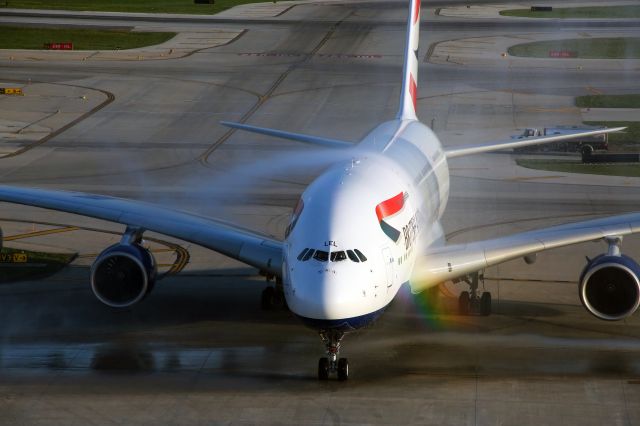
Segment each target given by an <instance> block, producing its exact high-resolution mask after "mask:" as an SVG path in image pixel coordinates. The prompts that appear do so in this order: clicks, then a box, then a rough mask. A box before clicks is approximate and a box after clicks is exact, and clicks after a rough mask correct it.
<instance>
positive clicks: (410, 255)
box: [283, 120, 449, 331]
mask: <svg viewBox="0 0 640 426" xmlns="http://www.w3.org/2000/svg"><path fill="white" fill-rule="evenodd" d="M448 196H449V172H448V166H447V162H446V158H445V155H444V153H443V150H442V147H441V145H440V142H439V140H438V138H437V137H436V136H435V135H434V133H433V132H432V131H431V129H429V128H428V127H426V126H425V125H423V124H422V123H420V122H419V121H414V120H405V121H403V120H394V121H389V122H386V123H383V124H381V125H380V126H378V127H377V128H375V129H374V130H373V131H372V132H371V133H369V135H367V137H365V138H364V140H363V141H362V142H361V143H360V144H358V145H357V147H356V148H355V149H354V150H353V157H352V158H351V159H350V160H348V161H345V162H340V163H339V164H336V165H334V166H332V167H331V168H330V169H328V170H327V171H326V172H324V173H323V174H322V175H321V176H319V177H318V178H317V179H316V180H315V181H314V182H313V183H312V184H311V185H309V187H308V188H307V189H306V190H305V191H304V193H303V194H302V196H301V200H300V202H299V204H298V206H297V207H296V210H295V211H294V214H293V217H292V221H291V225H290V227H289V229H288V230H287V237H286V240H285V250H284V262H283V284H284V292H285V297H286V300H287V303H288V305H289V308H290V309H291V311H292V312H293V313H295V314H296V315H297V316H298V317H300V318H301V319H302V320H303V321H304V322H305V323H306V324H307V325H309V326H311V327H313V328H317V329H319V330H323V329H333V328H337V329H340V330H343V331H349V330H353V329H357V328H360V327H362V326H364V325H367V324H368V323H370V322H371V321H373V320H375V319H376V318H377V316H379V314H380V313H382V311H383V310H384V308H385V307H386V306H387V305H388V304H389V303H390V302H391V300H393V298H394V297H395V295H396V294H397V292H398V290H399V289H400V287H401V286H402V284H404V283H406V282H408V281H409V280H410V278H411V272H412V270H413V266H414V263H415V259H416V255H417V254H418V251H419V250H422V249H424V248H425V247H427V246H429V245H432V244H433V243H435V242H438V241H441V240H442V239H443V235H442V229H441V227H440V223H439V219H440V217H441V216H442V213H443V211H444V209H445V207H446V203H447V199H448ZM365 259H366V260H365Z"/></svg>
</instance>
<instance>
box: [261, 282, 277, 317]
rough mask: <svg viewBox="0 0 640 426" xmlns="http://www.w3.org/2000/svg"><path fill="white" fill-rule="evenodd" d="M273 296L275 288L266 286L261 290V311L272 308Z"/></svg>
mask: <svg viewBox="0 0 640 426" xmlns="http://www.w3.org/2000/svg"><path fill="white" fill-rule="evenodd" d="M275 296H276V290H275V289H274V288H273V287H267V288H265V289H264V290H262V296H261V297H260V307H261V308H262V310H263V311H269V310H271V309H273V305H274V303H273V302H274V299H275Z"/></svg>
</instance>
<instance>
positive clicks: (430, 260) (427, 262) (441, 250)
mask: <svg viewBox="0 0 640 426" xmlns="http://www.w3.org/2000/svg"><path fill="white" fill-rule="evenodd" d="M637 232H640V213H630V214H625V215H620V216H611V217H605V218H601V219H593V220H587V221H582V222H576V223H569V224H565V225H559V226H553V227H550V228H543V229H537V230H533V231H527V232H522V233H518V234H513V235H508V236H506V237H501V238H495V239H491V240H485V241H476V242H472V243H468V244H452V245H445V246H441V247H431V248H429V249H427V251H426V252H425V253H424V254H423V255H421V256H419V257H418V260H417V261H416V266H415V268H414V275H413V278H412V280H411V289H412V291H414V292H416V293H419V292H421V291H423V290H425V289H427V288H429V287H432V286H434V285H437V284H440V283H442V282H444V281H449V280H452V279H456V278H460V277H462V276H465V275H467V274H471V273H474V272H478V271H480V270H482V269H484V268H487V267H489V266H493V265H497V264H500V263H503V262H506V261H508V260H512V259H517V258H519V257H524V256H527V255H531V254H535V253H538V252H541V251H544V250H549V249H554V248H558V247H563V246H568V245H571V244H578V243H583V242H587V241H596V240H600V239H603V238H606V237H621V236H624V235H629V234H635V233H637Z"/></svg>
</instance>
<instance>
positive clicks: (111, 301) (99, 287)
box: [91, 243, 157, 308]
mask: <svg viewBox="0 0 640 426" xmlns="http://www.w3.org/2000/svg"><path fill="white" fill-rule="evenodd" d="M156 276H157V265H156V261H155V259H154V257H153V255H152V254H151V252H150V251H149V250H147V249H145V248H144V247H142V246H140V245H138V244H122V243H119V244H115V245H112V246H111V247H108V248H107V249H106V250H104V251H103V252H102V253H100V255H99V256H98V258H97V259H96V261H95V262H94V263H93V265H92V266H91V289H92V290H93V294H95V295H96V297H97V298H98V300H100V301H101V302H102V303H104V304H105V305H108V306H111V307H114V308H125V307H128V306H132V305H134V304H136V303H138V302H139V301H141V300H142V299H143V298H144V297H145V296H146V295H147V294H149V293H150V292H151V290H152V289H153V285H154V284H155V281H156Z"/></svg>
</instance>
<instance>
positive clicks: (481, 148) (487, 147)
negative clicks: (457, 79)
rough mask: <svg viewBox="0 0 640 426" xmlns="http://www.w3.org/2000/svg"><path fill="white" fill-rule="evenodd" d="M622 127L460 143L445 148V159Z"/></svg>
mask: <svg viewBox="0 0 640 426" xmlns="http://www.w3.org/2000/svg"><path fill="white" fill-rule="evenodd" d="M624 129H626V127H614V128H611V129H598V130H591V131H588V132H575V133H567V134H564V135H554V136H541V137H539V138H524V139H518V140H509V141H502V142H500V141H498V142H485V143H481V144H475V145H461V146H454V147H451V148H445V154H446V156H447V159H449V158H455V157H462V156H464V155H472V154H480V153H483V152H491V151H499V150H501V149H512V148H522V147H525V146H531V145H541V144H545V143H550V142H561V141H568V140H571V139H575V138H582V137H585V136H595V135H601V134H603V133H612V132H619V131H621V130H624Z"/></svg>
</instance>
